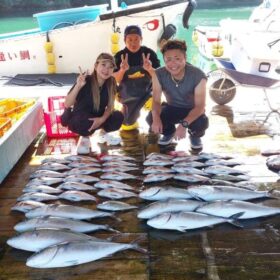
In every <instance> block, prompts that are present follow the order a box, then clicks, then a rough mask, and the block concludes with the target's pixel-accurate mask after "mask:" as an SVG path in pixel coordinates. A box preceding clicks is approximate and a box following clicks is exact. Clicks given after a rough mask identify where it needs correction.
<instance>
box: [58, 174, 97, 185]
mask: <svg viewBox="0 0 280 280" xmlns="http://www.w3.org/2000/svg"><path fill="white" fill-rule="evenodd" d="M63 181H64V182H79V183H95V182H98V181H99V178H97V177H94V176H90V175H83V174H78V175H69V176H67V177H66V178H64V180H63Z"/></svg>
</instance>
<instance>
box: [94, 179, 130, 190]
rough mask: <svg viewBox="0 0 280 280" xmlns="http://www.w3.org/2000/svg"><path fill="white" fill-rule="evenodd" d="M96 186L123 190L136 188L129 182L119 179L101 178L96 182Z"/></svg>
mask: <svg viewBox="0 0 280 280" xmlns="http://www.w3.org/2000/svg"><path fill="white" fill-rule="evenodd" d="M94 186H95V187H96V188H99V189H108V188H113V189H123V190H130V191H134V190H135V189H134V188H133V187H131V186H130V185H128V184H125V183H123V182H119V181H113V180H100V181H99V182H97V183H95V184H94Z"/></svg>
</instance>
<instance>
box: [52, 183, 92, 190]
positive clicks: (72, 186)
mask: <svg viewBox="0 0 280 280" xmlns="http://www.w3.org/2000/svg"><path fill="white" fill-rule="evenodd" d="M57 188H58V189H60V190H76V191H94V190H96V188H94V187H93V186H91V185H88V184H85V183H79V182H71V181H70V182H64V183H62V184H60V185H58V187H57Z"/></svg>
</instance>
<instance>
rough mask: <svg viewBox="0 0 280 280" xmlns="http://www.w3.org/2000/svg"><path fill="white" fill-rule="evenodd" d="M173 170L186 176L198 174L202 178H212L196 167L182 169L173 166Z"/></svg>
mask: <svg viewBox="0 0 280 280" xmlns="http://www.w3.org/2000/svg"><path fill="white" fill-rule="evenodd" d="M172 169H173V170H174V171H176V172H178V173H184V174H197V175H201V176H206V177H208V176H210V175H209V174H208V173H206V172H204V171H202V170H200V169H198V168H195V167H182V166H172Z"/></svg>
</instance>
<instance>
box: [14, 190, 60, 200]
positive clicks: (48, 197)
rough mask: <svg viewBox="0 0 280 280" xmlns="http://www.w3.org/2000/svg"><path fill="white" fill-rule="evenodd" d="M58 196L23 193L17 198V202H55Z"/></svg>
mask: <svg viewBox="0 0 280 280" xmlns="http://www.w3.org/2000/svg"><path fill="white" fill-rule="evenodd" d="M57 199H59V197H58V196H56V195H53V194H48V193H42V192H33V193H32V192H31V193H25V194H23V195H21V196H19V197H18V198H17V201H24V200H34V201H48V200H57Z"/></svg>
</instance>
